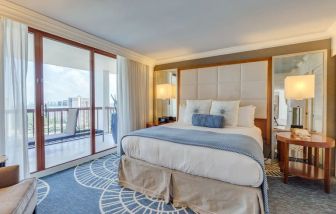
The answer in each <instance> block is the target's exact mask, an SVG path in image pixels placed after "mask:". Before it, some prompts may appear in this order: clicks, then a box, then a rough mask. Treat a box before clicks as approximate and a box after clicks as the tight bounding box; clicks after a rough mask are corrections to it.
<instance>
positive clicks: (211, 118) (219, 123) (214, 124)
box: [192, 114, 224, 128]
mask: <svg viewBox="0 0 336 214" xmlns="http://www.w3.org/2000/svg"><path fill="white" fill-rule="evenodd" d="M192 125H193V126H203V127H209V128H223V127H224V116H222V115H210V114H193V116H192Z"/></svg>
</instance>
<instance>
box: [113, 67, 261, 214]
mask: <svg viewBox="0 0 336 214" xmlns="http://www.w3.org/2000/svg"><path fill="white" fill-rule="evenodd" d="M258 63H259V62H258ZM261 63H263V64H262V65H261V66H260V65H257V66H256V65H252V67H254V68H256V67H257V68H258V69H260V67H263V66H264V65H265V64H264V63H265V61H261ZM243 65H244V64H239V68H240V70H239V75H240V76H243V73H244V72H243V67H244V66H243ZM236 67H237V66H236ZM245 67H246V66H245ZM228 69H229V71H232V68H231V67H230V68H228ZM193 70H194V71H193V72H194V73H196V75H197V77H198V78H196V79H199V76H200V73H199V71H197V70H196V72H195V69H193ZM220 70H222V71H223V69H219V68H217V69H216V72H217V74H216V76H217V78H218V77H219V76H220V75H218V72H220ZM224 70H225V69H224ZM245 70H246V69H245ZM266 71H267V61H266ZM202 73H203V72H202ZM261 73H264V70H262V71H261ZM181 74H182V75H181V82H180V87H181V88H182V90H181V92H180V96H179V100H180V103H183V102H184V104H185V107H180V109H179V120H178V122H176V123H171V124H167V125H163V126H159V127H152V128H149V129H143V130H138V131H135V132H132V133H130V134H128V135H126V136H124V137H123V138H122V141H121V145H122V151H123V153H122V154H123V155H122V157H121V161H120V167H119V183H120V184H121V185H122V186H124V187H127V188H130V189H133V190H135V191H138V192H141V193H144V194H146V195H148V196H150V197H155V198H160V199H163V200H165V201H166V202H173V204H174V205H175V206H178V207H179V206H186V207H189V208H191V209H192V210H194V211H196V212H199V213H268V201H267V181H266V176H265V171H264V162H263V152H262V149H263V136H266V135H265V133H263V131H265V130H264V127H266V125H265V124H262V125H261V126H260V128H261V129H260V128H259V127H257V126H259V123H258V124H257V123H255V121H256V120H257V119H256V118H255V115H259V116H260V115H265V118H263V120H262V121H265V122H267V121H268V119H267V118H268V117H267V112H266V111H265V109H267V108H268V107H267V106H266V107H261V108H260V105H262V104H260V103H263V102H264V100H263V99H250V100H248V99H246V96H244V95H243V93H240V95H239V97H238V99H239V101H222V100H221V101H215V100H213V98H214V97H213V96H211V92H209V93H208V95H207V96H206V97H199V95H200V94H203V95H204V93H199V91H197V93H196V94H197V95H198V96H197V97H190V96H189V97H188V94H189V95H190V94H194V93H193V92H191V90H187V89H184V91H186V92H185V94H184V95H183V88H186V86H188V87H190V86H191V85H192V84H190V75H191V73H190V72H189V73H188V72H185V74H187V76H188V80H187V81H185V82H183V72H182V73H181ZM265 74H266V75H267V72H266V73H265ZM210 76H211V75H210ZM261 78H263V79H264V77H261ZM186 79H187V78H184V80H186ZM242 79H243V78H242ZM266 79H267V78H266ZM181 84H182V85H181ZM183 84H184V86H183ZM197 84H198V85H200V83H199V80H198V81H197V83H196V87H195V88H196V90H197V88H199V87H197ZM217 84H218V85H219V81H218V80H217ZM240 84H241V85H242V83H240ZM259 84H260V82H259ZM265 84H266V83H265ZM209 85H210V83H209ZM211 85H213V83H211ZM203 87H204V85H203ZM217 88H219V87H217ZM241 88H242V87H241ZM266 88H267V87H266ZM242 91H243V89H242ZM186 94H187V95H186ZM265 94H267V93H265ZM249 96H250V97H251V96H252V95H251V93H250V95H249ZM252 97H253V96H252ZM195 98H196V99H195ZM204 98H206V99H209V98H211V99H212V100H210V99H209V100H204ZM218 98H220V97H218V92H217V96H216V97H215V99H218ZM264 99H265V100H267V96H265V98H264ZM231 100H233V99H232V98H231ZM256 103H258V104H259V107H258V105H253V104H256ZM264 103H265V104H266V103H267V102H264ZM181 106H183V105H181ZM211 115H219V116H221V117H220V118H221V119H223V121H222V122H223V124H225V125H223V124H221V125H220V126H219V127H214V124H216V123H215V122H216V121H215V122H214V121H212V119H213V118H212V117H211ZM199 116H200V117H199ZM204 117H206V119H204ZM198 119H199V120H198ZM215 119H216V118H215ZM217 119H218V118H217ZM209 121H210V122H209ZM259 121H260V120H259ZM204 122H205V124H204ZM215 126H216V125H215ZM222 126H223V127H222Z"/></svg>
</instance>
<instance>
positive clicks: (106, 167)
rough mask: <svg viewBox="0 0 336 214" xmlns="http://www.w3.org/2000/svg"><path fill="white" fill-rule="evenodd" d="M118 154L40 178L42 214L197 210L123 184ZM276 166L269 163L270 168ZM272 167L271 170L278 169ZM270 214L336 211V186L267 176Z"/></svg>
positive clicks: (178, 213)
mask: <svg viewBox="0 0 336 214" xmlns="http://www.w3.org/2000/svg"><path fill="white" fill-rule="evenodd" d="M118 164H119V158H118V157H117V156H115V155H108V156H105V157H103V158H100V159H97V160H94V161H91V162H88V163H85V164H82V165H79V166H77V167H74V168H71V169H68V170H65V171H62V172H59V173H56V174H53V175H50V176H47V177H43V178H41V179H40V180H39V181H38V207H37V213H38V214H56V213H57V214H58V213H59V214H86V213H88V214H95V213H107V214H110V213H111V214H112V213H113V214H114V213H136V214H142V213H151V214H156V213H162V214H181V213H193V212H192V211H191V210H190V209H186V208H175V207H173V206H172V205H171V204H165V203H164V202H163V201H161V200H156V199H154V198H149V197H147V196H145V195H143V194H140V193H137V192H134V191H132V190H129V189H126V188H123V187H120V186H119V185H118V182H117V173H118ZM272 170H273V171H274V170H275V171H276V170H277V169H273V168H270V169H268V171H272ZM275 171H274V172H272V173H270V172H268V175H273V174H275V175H276V176H278V174H279V172H275ZM268 181H269V188H270V191H269V201H270V210H271V214H273V213H274V214H282V213H293V214H294V213H295V214H301V213H302V214H309V213H311V214H315V213H321V214H322V213H336V203H335V198H336V191H335V190H334V189H333V190H332V192H331V194H325V193H324V191H323V183H322V182H313V181H310V180H305V179H300V178H297V177H290V179H289V183H288V184H284V183H283V182H282V179H281V178H279V177H270V176H269V177H268ZM333 186H335V181H333Z"/></svg>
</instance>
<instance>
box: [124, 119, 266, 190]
mask: <svg viewBox="0 0 336 214" xmlns="http://www.w3.org/2000/svg"><path fill="white" fill-rule="evenodd" d="M165 126H167V127H172V128H181V129H194V130H206V131H213V132H219V133H237V134H243V135H248V136H250V137H253V138H254V139H256V140H257V142H258V143H259V145H260V147H261V148H262V145H263V143H262V137H261V131H260V129H259V128H257V127H252V128H247V127H234V128H224V129H214V128H204V127H196V126H191V125H185V124H181V123H172V124H167V125H165ZM172 134H174V133H172ZM158 141H159V142H158ZM122 147H123V150H124V152H125V155H127V156H129V157H131V158H135V159H140V160H143V161H146V162H148V163H151V164H155V165H159V166H163V167H166V168H170V169H175V170H179V171H182V172H185V173H189V174H192V175H197V176H202V177H207V178H212V179H217V180H221V181H224V182H229V183H232V184H237V185H244V186H252V187H258V186H260V184H261V183H262V182H263V171H262V168H261V167H260V165H259V164H258V163H257V162H256V161H255V160H253V159H251V158H249V157H246V156H244V155H241V154H237V153H233V152H228V151H223V150H216V149H210V148H204V147H198V146H190V145H181V144H175V143H171V142H167V141H161V140H156V139H151V138H144V137H135V136H128V137H125V138H124V139H123V142H122Z"/></svg>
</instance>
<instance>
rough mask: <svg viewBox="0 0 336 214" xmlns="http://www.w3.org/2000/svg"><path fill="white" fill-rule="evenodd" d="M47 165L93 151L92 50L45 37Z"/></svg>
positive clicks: (45, 146)
mask: <svg viewBox="0 0 336 214" xmlns="http://www.w3.org/2000/svg"><path fill="white" fill-rule="evenodd" d="M43 92H44V93H43V101H44V103H43V108H44V112H43V117H44V150H45V166H46V168H49V167H51V166H55V165H59V164H62V163H65V162H68V161H71V160H75V159H78V158H81V157H85V156H88V155H90V154H91V143H90V133H91V124H90V51H88V50H85V49H82V48H78V47H75V46H72V45H68V44H65V43H62V42H59V41H55V40H52V39H49V38H43Z"/></svg>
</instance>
